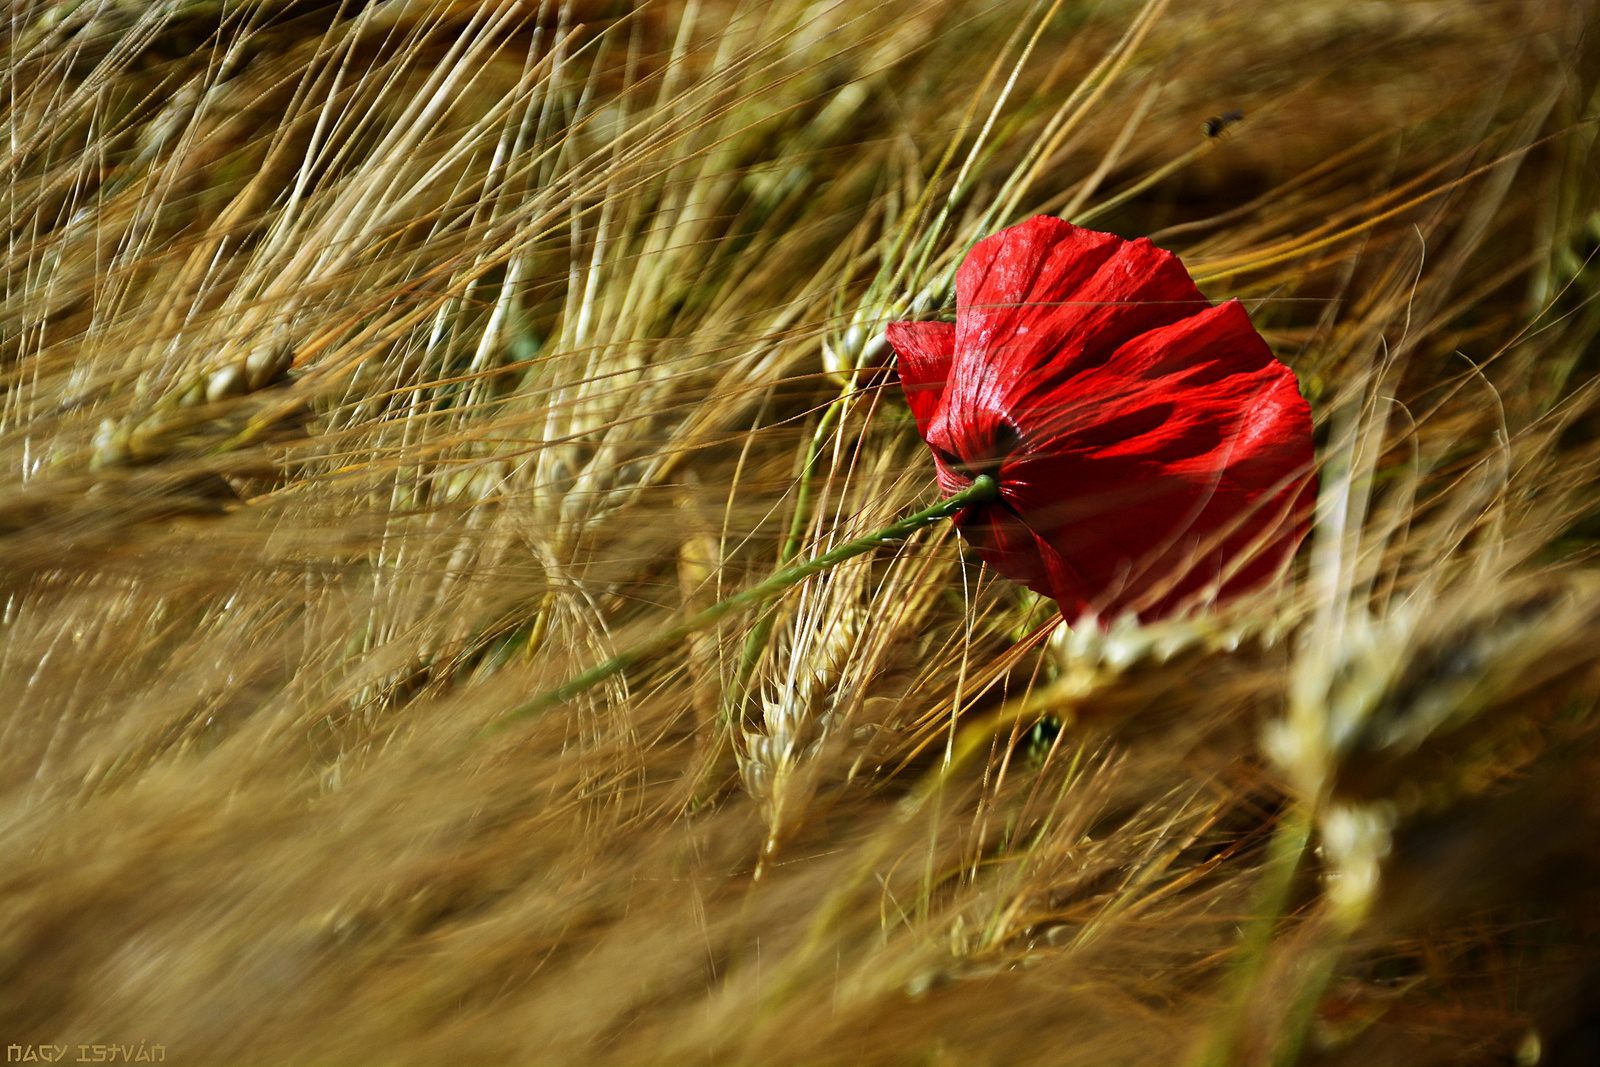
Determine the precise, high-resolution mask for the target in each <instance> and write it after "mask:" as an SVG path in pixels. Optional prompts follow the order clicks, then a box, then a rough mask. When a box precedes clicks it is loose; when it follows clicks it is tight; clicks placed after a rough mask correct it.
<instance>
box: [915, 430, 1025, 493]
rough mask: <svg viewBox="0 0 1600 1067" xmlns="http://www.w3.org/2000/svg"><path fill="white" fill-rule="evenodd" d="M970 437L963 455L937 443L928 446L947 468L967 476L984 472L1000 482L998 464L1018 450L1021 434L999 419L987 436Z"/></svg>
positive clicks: (976, 435)
mask: <svg viewBox="0 0 1600 1067" xmlns="http://www.w3.org/2000/svg"><path fill="white" fill-rule="evenodd" d="M971 440H972V442H973V443H972V446H970V447H968V448H966V449H963V450H962V451H964V452H966V455H965V456H964V457H963V456H958V455H956V454H955V453H954V452H951V451H949V450H947V449H943V448H940V447H939V446H937V445H932V446H930V447H932V448H933V451H934V453H935V454H936V455H937V456H938V457H939V459H940V461H941V462H943V463H944V465H945V466H946V467H949V468H950V469H951V470H953V471H955V472H956V473H958V474H960V475H962V476H963V477H965V478H967V479H974V478H977V477H978V476H979V475H980V474H987V475H989V476H990V477H991V478H993V479H995V480H996V481H999V480H1000V466H1001V464H1003V463H1004V462H1005V461H1006V460H1007V459H1009V458H1010V457H1011V456H1013V455H1015V454H1016V453H1017V451H1018V449H1019V448H1020V447H1021V445H1022V434H1021V433H1019V432H1018V431H1017V428H1016V427H1015V426H1013V425H1011V423H1010V422H1007V421H1006V420H1004V419H1002V420H1000V421H999V422H998V423H996V424H995V427H994V430H993V432H992V433H990V434H989V435H988V436H987V438H985V437H984V436H982V435H980V434H973V435H972V438H971Z"/></svg>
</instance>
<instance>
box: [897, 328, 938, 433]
mask: <svg viewBox="0 0 1600 1067" xmlns="http://www.w3.org/2000/svg"><path fill="white" fill-rule="evenodd" d="M884 336H885V337H886V338H887V339H888V342H889V347H891V348H893V349H894V354H895V361H894V365H895V370H896V371H897V372H898V373H899V375H900V386H901V388H903V389H904V390H905V392H906V403H908V404H910V405H911V414H912V415H914V416H916V420H917V430H918V432H919V433H921V434H922V435H923V437H924V439H926V437H927V434H928V424H929V423H931V422H932V421H933V416H934V413H935V412H936V411H938V410H939V401H940V400H941V399H942V398H943V397H944V387H945V384H946V383H947V382H949V380H950V362H951V360H952V359H953V358H954V356H955V342H956V327H955V323H952V322H891V323H890V324H889V326H888V328H887V329H886V330H884Z"/></svg>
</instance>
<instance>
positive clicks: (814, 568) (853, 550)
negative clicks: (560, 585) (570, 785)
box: [484, 474, 999, 733]
mask: <svg viewBox="0 0 1600 1067" xmlns="http://www.w3.org/2000/svg"><path fill="white" fill-rule="evenodd" d="M997 495H999V486H998V485H997V484H996V483H995V480H994V479H993V478H992V477H990V476H989V475H987V474H983V475H979V476H978V477H977V478H975V479H974V480H973V482H972V484H971V485H969V486H968V487H967V488H965V489H963V490H961V491H960V492H959V493H956V494H955V495H954V496H950V497H946V498H945V499H944V500H941V501H939V503H937V504H935V505H933V506H932V507H930V508H924V509H923V510H921V511H919V512H917V513H916V514H914V515H907V516H906V517H905V518H903V519H901V520H900V521H899V522H895V523H891V524H889V525H888V526H885V527H884V528H883V529H881V530H878V531H875V532H874V533H870V534H868V535H866V536H865V537H858V538H856V539H855V540H854V541H847V542H846V543H844V544H842V545H840V546H839V547H838V548H835V549H833V550H832V551H829V552H824V553H823V554H822V555H820V556H816V557H814V558H812V559H808V560H806V561H805V562H804V563H799V564H796V565H795V566H793V567H789V568H786V569H785V570H781V571H779V572H778V573H777V574H774V575H773V576H772V577H771V578H768V579H767V580H766V581H764V582H762V583H761V584H759V585H755V586H751V587H750V588H749V589H746V590H745V591H744V592H742V593H739V594H737V595H735V596H731V597H729V598H728V599H726V600H722V601H719V602H717V603H715V604H712V605H711V606H710V607H708V608H706V609H705V610H703V611H700V612H698V613H696V614H695V615H692V616H690V617H689V618H688V619H686V620H685V621H684V622H682V623H680V624H679V625H677V626H674V627H672V628H671V629H669V630H663V631H661V632H660V633H658V634H656V635H655V636H654V637H651V638H649V639H648V640H645V641H641V642H639V643H638V644H637V645H634V646H633V647H632V648H630V649H627V650H626V651H624V652H619V653H618V654H617V655H615V656H612V657H611V658H610V659H608V660H606V661H605V662H604V663H600V664H597V665H596V666H594V667H591V668H589V669H588V670H586V671H584V672H583V673H582V674H580V675H578V676H577V677H576V678H573V679H572V680H570V681H568V682H566V683H564V684H562V685H559V686H557V687H556V688H554V689H551V690H549V691H547V692H545V693H542V694H540V695H539V696H537V697H534V698H533V699H532V700H530V701H528V702H527V703H525V704H521V705H518V706H517V707H515V708H512V709H511V710H510V711H508V712H506V713H505V714H504V715H501V716H500V717H499V718H497V719H495V720H494V721H493V722H491V723H490V724H489V725H488V726H486V727H484V732H485V733H493V732H496V731H498V730H501V729H504V728H505V727H506V726H509V725H510V724H512V723H514V722H516V721H517V720H519V719H525V718H527V717H528V716H530V715H536V714H538V713H539V712H541V711H545V710H547V709H549V708H552V707H554V706H556V705H557V704H561V703H565V702H566V701H568V700H571V699H572V698H573V697H575V696H577V695H579V694H580V693H583V692H586V691H588V690H589V689H592V688H594V687H595V686H596V685H599V684H600V683H601V682H603V681H605V680H606V679H607V678H611V677H614V676H616V675H618V674H621V673H622V672H624V671H626V670H627V669H628V668H630V667H633V666H635V665H637V664H640V663H643V662H645V661H646V660H648V659H651V658H653V657H655V656H657V655H659V654H660V653H662V652H664V651H666V650H667V649H669V648H671V647H672V646H674V645H676V644H677V643H678V642H680V641H682V640H683V639H684V638H685V637H688V636H689V635H690V634H693V633H698V632H700V631H701V630H705V629H708V628H709V627H711V626H713V625H715V624H716V623H717V621H718V620H720V619H721V618H722V617H723V616H725V615H729V614H732V613H733V612H735V611H740V610H742V609H744V608H752V607H757V606H759V605H760V604H761V603H763V602H764V601H766V600H767V599H768V598H770V597H772V596H775V595H776V594H778V593H781V592H783V591H784V590H785V589H788V588H789V587H790V586H794V585H798V584H800V583H801V582H803V581H805V580H806V579H807V578H809V577H811V576H812V575H813V574H820V573H821V572H823V571H825V570H828V569H829V568H830V567H835V566H838V565H839V564H840V563H843V562H844V561H845V560H847V559H854V558H855V557H856V556H860V555H865V554H866V553H868V552H871V551H872V550H873V549H875V548H879V547H881V546H883V545H886V544H889V543H891V542H894V541H898V540H900V539H901V538H904V537H907V536H909V535H910V534H913V533H915V532H916V531H918V530H920V529H922V528H923V527H925V526H931V525H933V524H934V523H936V522H939V521H940V520H941V519H948V518H949V517H950V516H952V515H954V514H955V513H956V512H958V511H960V510H961V509H962V508H965V507H968V506H970V505H972V504H977V503H980V502H982V501H985V500H993V499H994V498H995V497H996V496H997Z"/></svg>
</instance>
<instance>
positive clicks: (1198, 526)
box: [888, 216, 1316, 619]
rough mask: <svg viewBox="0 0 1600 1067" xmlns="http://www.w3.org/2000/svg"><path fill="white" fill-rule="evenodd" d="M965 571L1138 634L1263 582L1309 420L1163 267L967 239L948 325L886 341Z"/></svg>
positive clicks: (1118, 243)
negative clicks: (1134, 616)
mask: <svg viewBox="0 0 1600 1067" xmlns="http://www.w3.org/2000/svg"><path fill="white" fill-rule="evenodd" d="M888 340H889V343H890V344H891V345H892V346H893V347H894V350H895V353H896V355H897V357H898V360H897V366H898V370H899V373H900V381H901V384H902V385H903V386H904V388H905V391H906V399H907V400H908V401H909V402H910V404H911V411H912V414H913V415H915V416H916V420H917V429H918V430H919V431H920V432H921V434H922V437H923V439H924V440H925V441H927V442H928V447H929V448H931V449H932V450H933V456H934V466H935V467H936V468H937V470H938V477H939V485H940V486H941V487H942V488H943V489H944V490H945V492H947V493H951V492H955V491H957V490H959V489H962V488H964V487H965V486H966V485H968V484H970V482H971V480H972V479H973V478H974V477H976V476H977V475H978V474H980V473H989V474H992V475H994V477H995V479H996V480H997V481H998V482H999V487H1000V493H999V497H998V499H996V500H993V501H990V502H986V503H982V504H978V505H974V506H972V507H969V508H966V509H964V510H962V511H961V512H958V513H957V514H956V516H955V522H956V526H957V528H958V529H959V530H960V531H961V534H962V536H963V537H965V538H966V539H967V540H968V541H969V542H970V543H971V544H972V546H973V548H974V549H976V551H977V553H978V555H979V556H980V557H982V558H983V559H984V560H985V561H986V562H988V563H989V564H990V565H991V566H993V567H994V568H995V569H996V570H997V571H999V572H1000V573H1001V574H1004V575H1006V576H1007V577H1009V578H1011V579H1013V580H1015V581H1018V582H1021V583H1022V584H1023V585H1026V586H1027V587H1028V588H1030V589H1033V590H1034V591H1036V592H1038V593H1041V594H1043V595H1045V596H1048V597H1053V598H1054V599H1055V601H1056V603H1057V604H1058V605H1059V607H1060V608H1061V611H1062V614H1064V615H1065V616H1066V617H1067V618H1069V619H1076V618H1078V617H1079V616H1080V615H1081V614H1082V613H1083V612H1084V611H1094V612H1096V613H1097V614H1099V615H1100V616H1102V617H1108V618H1109V617H1112V616H1115V615H1118V614H1121V613H1122V612H1123V611H1130V610H1131V611H1134V612H1136V613H1138V614H1139V615H1140V616H1141V617H1142V618H1145V619H1150V618H1153V617H1159V616H1161V615H1164V614H1167V613H1170V612H1171V611H1173V610H1176V609H1178V608H1179V607H1181V606H1183V605H1184V604H1186V603H1189V602H1192V601H1193V600H1196V599H1207V598H1210V597H1226V596H1229V595H1232V594H1235V593H1238V592H1242V591H1244V590H1247V589H1249V588H1251V587H1254V586H1257V585H1260V584H1261V583H1262V582H1264V581H1265V580H1267V579H1268V578H1270V577H1271V576H1272V575H1274V574H1275V573H1277V572H1278V570H1279V568H1280V567H1282V566H1283V565H1284V563H1285V562H1286V561H1287V559H1288V557H1289V556H1290V555H1291V554H1292V553H1293V552H1294V549H1295V547H1296V546H1297V545H1298V544H1299V542H1300V539H1301V538H1302V537H1303V536H1304V535H1305V531H1306V527H1307V524H1308V523H1309V521H1310V513H1311V505H1312V502H1313V500H1314V498H1315V496H1316V484H1315V477H1314V475H1313V473H1312V448H1311V413H1310V409H1309V407H1308V406H1307V405H1306V402H1305V400H1304V399H1302V398H1301V396H1300V392H1299V389H1298V388H1297V386H1296V383H1295V377H1294V373H1293V372H1292V371H1290V370H1289V368H1288V367H1285V366H1284V365H1283V364H1282V363H1279V362H1278V361H1277V360H1276V359H1274V358H1273V356H1272V353H1271V352H1270V351H1269V350H1268V349H1267V345H1266V342H1265V341H1263V340H1262V339H1261V335H1260V334H1258V333H1256V331H1255V329H1254V327H1252V326H1251V325H1250V319H1249V316H1248V315H1246V314H1245V310H1244V308H1243V307H1242V306H1241V305H1240V304H1239V302H1238V301H1237V300H1229V301H1227V302H1226V303H1224V304H1220V305H1218V306H1216V307H1213V306H1211V304H1210V302H1209V301H1207V300H1206V298H1205V297H1203V296H1201V295H1200V291H1199V290H1198V289H1196V288H1195V286H1194V282H1193V281H1191V280H1190V278H1189V275H1188V272H1187V271H1185V270H1184V268H1183V264H1182V263H1181V262H1179V261H1178V257H1176V256H1174V255H1173V254H1172V253H1170V252H1167V251H1164V250H1163V249H1160V248H1157V247H1156V246H1154V245H1152V244H1151V243H1150V242H1149V241H1146V240H1143V239H1141V240H1137V241H1125V240H1123V239H1122V238H1120V237H1116V236H1114V235H1112V234H1109V233H1097V232H1095V231H1094V230H1085V229H1082V228H1080V227H1077V226H1073V225H1071V224H1070V223H1067V222H1063V221H1061V220H1060V219H1056V218H1050V217H1047V216H1040V217H1037V218H1032V219H1029V220H1028V221H1026V222H1024V223H1022V224H1020V225H1017V226H1013V227H1011V228H1010V229H1006V230H1001V231H1000V232H999V233H996V234H994V235H993V236H990V237H988V238H985V239H984V240H982V241H980V242H978V244H977V245H975V246H974V247H973V249H972V251H971V252H970V253H968V255H967V258H966V260H965V261H964V262H963V263H962V264H961V268H960V270H959V271H958V272H957V274H956V321H955V323H954V324H951V323H944V322H896V323H892V324H891V325H890V326H889V329H888Z"/></svg>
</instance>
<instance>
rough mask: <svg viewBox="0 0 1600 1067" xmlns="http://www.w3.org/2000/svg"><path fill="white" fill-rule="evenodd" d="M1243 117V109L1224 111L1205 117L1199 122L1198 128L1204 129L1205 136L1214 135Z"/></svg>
mask: <svg viewBox="0 0 1600 1067" xmlns="http://www.w3.org/2000/svg"><path fill="white" fill-rule="evenodd" d="M1243 119H1244V112H1243V111H1224V112H1223V113H1222V114H1220V115H1213V116H1212V117H1211V118H1209V119H1206V120H1205V122H1203V123H1201V124H1200V128H1201V129H1202V130H1204V131H1205V135H1206V136H1207V137H1216V136H1217V135H1218V134H1220V133H1221V132H1222V131H1223V130H1225V129H1227V128H1228V127H1229V126H1232V125H1233V124H1234V123H1235V122H1240V121H1243Z"/></svg>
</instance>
